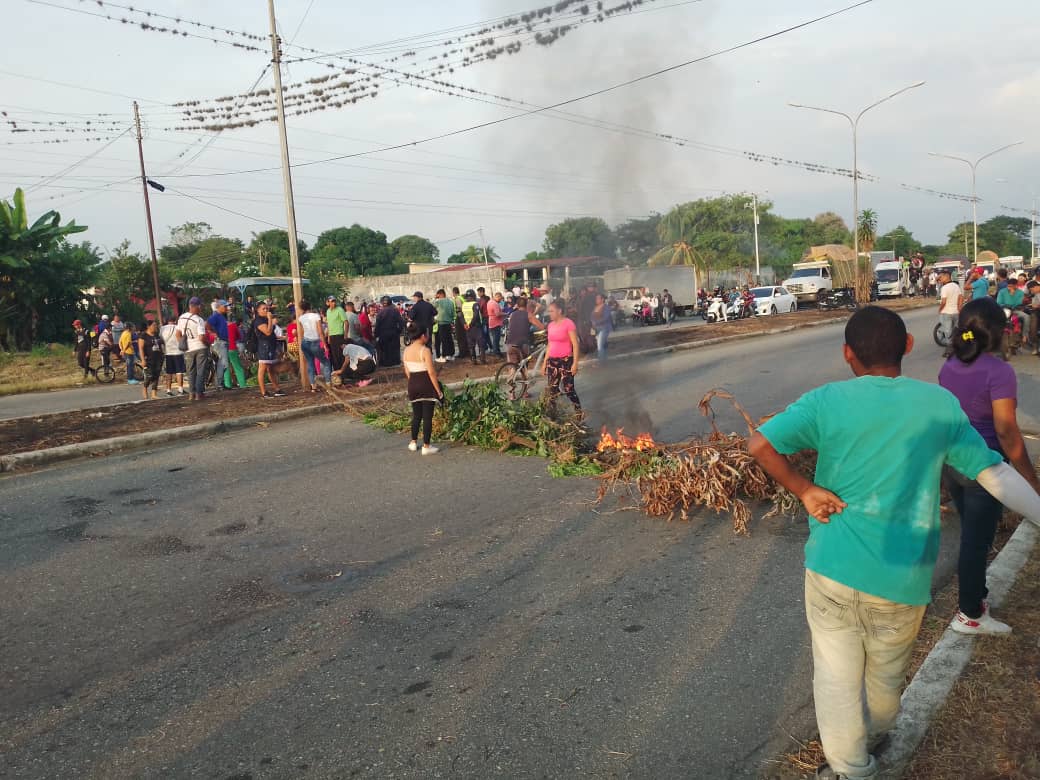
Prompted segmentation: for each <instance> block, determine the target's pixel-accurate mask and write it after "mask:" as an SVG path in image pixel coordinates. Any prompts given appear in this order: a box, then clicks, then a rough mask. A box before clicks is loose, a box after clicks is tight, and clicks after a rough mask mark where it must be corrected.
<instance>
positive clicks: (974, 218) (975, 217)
mask: <svg viewBox="0 0 1040 780" xmlns="http://www.w3.org/2000/svg"><path fill="white" fill-rule="evenodd" d="M1024 143H1025V141H1015V142H1014V143H1013V144H1008V145H1007V146H1002V147H1000V148H999V149H994V150H993V151H992V152H987V153H986V154H984V155H982V157H980V158H979V159H977V160H975V161H974V162H972V161H971V160H967V159H965V158H964V157H954V156H953V155H952V154H939V153H937V152H928V154H929V155H930V156H932V157H945V158H946V159H947V160H956V161H957V162H962V163H964V164H965V165H967V166H968V167H969V168H971V227H972V233H973V235H974V239H973V242H972V250H973V254H972V262H975V261H976V260H978V259H979V211H978V198H976V197H975V169H976V168H977V167H978V165H979V163H980V162H982V161H983V160H985V159H987V158H988V157H992V156H993V155H995V154H996V153H997V152H1002V151H1004V150H1005V149H1010V148H1011V147H1013V146H1020V145H1021V144H1024Z"/></svg>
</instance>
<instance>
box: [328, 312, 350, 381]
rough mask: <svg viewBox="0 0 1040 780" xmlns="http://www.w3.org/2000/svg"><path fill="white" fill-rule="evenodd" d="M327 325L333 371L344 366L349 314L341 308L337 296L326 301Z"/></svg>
mask: <svg viewBox="0 0 1040 780" xmlns="http://www.w3.org/2000/svg"><path fill="white" fill-rule="evenodd" d="M325 307H326V312H325V324H326V325H327V326H328V329H329V359H330V360H331V361H332V370H333V371H339V370H340V368H341V367H342V366H343V342H344V341H345V340H346V326H347V312H346V311H345V310H344V309H341V308H340V305H339V303H338V302H337V301H336V296H335V295H330V296H328V297H327V298H326V299H325Z"/></svg>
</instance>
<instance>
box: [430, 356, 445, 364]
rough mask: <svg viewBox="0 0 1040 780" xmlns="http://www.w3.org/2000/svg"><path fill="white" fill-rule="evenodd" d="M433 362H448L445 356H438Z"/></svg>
mask: <svg viewBox="0 0 1040 780" xmlns="http://www.w3.org/2000/svg"><path fill="white" fill-rule="evenodd" d="M433 362H434V363H447V362H448V358H446V357H439V358H437V359H436V360H434V361H433Z"/></svg>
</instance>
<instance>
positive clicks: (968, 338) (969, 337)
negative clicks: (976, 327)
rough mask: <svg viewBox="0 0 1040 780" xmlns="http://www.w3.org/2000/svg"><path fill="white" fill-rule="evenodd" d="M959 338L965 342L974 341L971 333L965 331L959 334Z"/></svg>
mask: <svg viewBox="0 0 1040 780" xmlns="http://www.w3.org/2000/svg"><path fill="white" fill-rule="evenodd" d="M961 338H962V339H964V340H965V341H974V340H975V334H974V333H972V332H971V331H970V330H966V331H964V333H962V334H961Z"/></svg>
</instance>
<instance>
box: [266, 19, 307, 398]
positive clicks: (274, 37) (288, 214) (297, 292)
mask: <svg viewBox="0 0 1040 780" xmlns="http://www.w3.org/2000/svg"><path fill="white" fill-rule="evenodd" d="M267 13H268V16H269V17H270V21H271V65H272V70H273V71H274V94H275V102H276V105H277V109H278V139H279V141H280V147H281V151H282V188H283V189H284V191H285V218H286V228H287V232H288V233H289V263H290V266H291V268H292V287H293V305H294V306H295V308H296V321H297V322H299V318H300V315H301V314H303V310H302V309H301V308H300V301H302V300H303V280H302V277H301V276H300V248H299V244H298V242H297V240H296V206H295V205H294V204H293V189H292V170H291V169H290V167H289V136H288V135H287V134H286V132H285V100H284V99H283V96H282V42H281V39H279V37H278V23H277V21H276V20H275V16H274V0H267ZM302 341H303V331H302V330H301V329H300V328H299V327H298V326H297V328H296V344H297V346H301V345H302ZM300 386H301V387H302V388H303V389H304V390H309V389H310V381H309V380H308V378H307V358H306V356H304V354H303V349H302V348H301V349H300Z"/></svg>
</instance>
